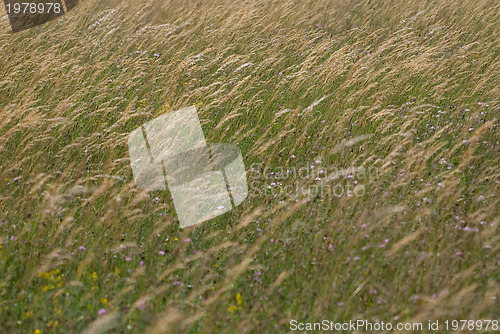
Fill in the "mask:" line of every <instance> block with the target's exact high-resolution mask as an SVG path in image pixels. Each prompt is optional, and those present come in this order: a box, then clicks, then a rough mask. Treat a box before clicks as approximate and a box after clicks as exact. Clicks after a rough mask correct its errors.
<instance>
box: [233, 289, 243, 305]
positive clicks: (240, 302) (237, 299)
mask: <svg viewBox="0 0 500 334" xmlns="http://www.w3.org/2000/svg"><path fill="white" fill-rule="evenodd" d="M235 299H236V304H238V305H242V304H243V296H242V295H241V293H239V292H238V293H237V294H236V297H235Z"/></svg>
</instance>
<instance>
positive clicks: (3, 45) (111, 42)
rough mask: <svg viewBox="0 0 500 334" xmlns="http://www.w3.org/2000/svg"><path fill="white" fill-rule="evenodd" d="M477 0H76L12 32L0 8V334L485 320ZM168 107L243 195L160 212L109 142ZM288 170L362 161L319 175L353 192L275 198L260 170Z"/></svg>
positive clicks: (488, 104)
mask: <svg viewBox="0 0 500 334" xmlns="http://www.w3.org/2000/svg"><path fill="white" fill-rule="evenodd" d="M499 9H500V5H499V3H498V2H497V1H486V0H478V1H470V0H450V1H436V0H435V1H418V0H409V1H402V0H392V1H389V0H387V1H359V0H351V1H335V0H332V1H327V0H315V1H312V0H305V1H285V0H283V1H278V0H275V1H264V0H258V1H239V0H238V1H197V0H188V1H182V2H180V1H173V0H167V1H159V0H149V1H145V2H144V1H133V2H130V1H124V2H122V1H97V0H87V1H83V2H82V3H81V4H80V5H79V6H78V7H77V8H76V9H74V10H73V11H71V12H69V13H68V14H66V15H65V16H63V17H61V18H59V19H57V20H55V21H51V22H49V23H47V24H45V25H43V26H39V27H36V28H33V29H30V30H27V31H23V32H19V33H16V34H12V33H10V32H9V26H8V20H7V17H6V15H5V13H3V14H2V15H3V16H2V18H1V20H0V246H1V248H0V329H1V331H2V332H5V333H29V332H33V331H35V330H39V331H40V332H42V333H52V332H54V333H69V332H83V331H86V332H88V333H94V332H100V331H105V330H109V331H110V332H116V333H121V332H125V333H127V332H130V333H137V332H151V333H163V332H165V333H173V332H179V333H180V332H182V333H197V332H203V333H242V332H248V333H282V332H287V331H288V330H289V321H290V320H291V319H296V320H299V321H306V322H313V321H320V320H322V319H329V320H332V321H336V322H342V321H348V320H352V319H368V320H372V321H376V320H378V321H385V322H397V321H404V322H406V321H408V322H412V321H420V322H427V320H441V321H443V320H447V319H448V320H453V319H499V318H500V312H499V310H500V307H499V298H500V286H499V281H500V262H499V261H500V234H499V224H500V219H499V213H498V210H499V207H500V205H499V194H500V191H499V182H500V181H499V180H500V178H499V177H500V170H499V164H498V156H499V153H500V145H499V128H498V126H499V123H498V117H499V115H500V101H499V95H500V89H499V86H498V83H499V82H500V68H499V66H500V62H499V50H500V49H499V43H500V36H499V34H500V27H499ZM189 105H196V106H197V108H198V111H199V114H200V118H201V120H202V126H203V129H204V132H205V135H206V137H207V140H208V141H209V142H227V143H234V144H237V145H238V146H239V147H240V149H241V150H242V152H243V154H244V160H245V164H246V166H247V168H248V170H249V172H248V177H249V184H251V186H250V187H251V190H252V192H251V196H250V197H249V198H248V199H247V200H246V201H245V202H244V203H243V204H242V205H241V206H239V207H238V208H237V209H236V210H233V211H232V212H230V213H227V214H225V215H224V216H221V217H219V218H216V219H213V220H211V221H210V222H207V223H203V224H200V225H196V226H193V227H190V228H186V229H180V227H179V223H178V221H177V219H176V214H175V210H174V207H173V203H172V201H171V199H170V194H169V193H168V191H167V192H151V193H146V192H143V191H141V190H140V189H138V188H137V187H135V184H134V181H133V178H132V172H131V168H130V162H129V159H128V152H127V138H128V135H129V134H130V132H132V131H133V130H134V129H136V128H137V127H138V126H140V125H141V124H143V123H145V122H147V121H149V120H151V119H153V118H155V117H157V116H159V115H161V114H164V113H167V112H170V111H172V110H176V109H179V108H182V107H185V106H189ZM251 166H253V167H254V169H253V171H252V169H251ZM301 168H307V169H310V170H315V171H318V170H324V171H330V170H348V171H349V170H350V171H355V170H356V169H355V168H364V169H365V170H374V171H376V173H375V174H373V177H368V178H361V177H360V175H356V173H352V174H349V175H344V176H340V177H335V174H333V175H329V176H330V178H329V179H328V182H330V183H329V184H340V185H341V186H342V187H345V186H347V185H350V186H355V185H363V187H364V190H365V191H364V192H363V194H362V195H360V196H347V195H346V194H344V195H343V196H340V197H338V196H334V195H332V194H330V193H323V194H317V195H314V196H311V195H310V194H309V195H308V194H306V193H302V192H298V193H296V194H293V195H294V196H289V194H287V193H281V192H280V191H279V189H283V188H285V187H287V186H290V187H291V188H294V189H295V188H296V187H300V188H304V189H314V186H315V185H317V183H318V180H315V178H312V177H309V178H305V177H285V176H283V175H280V174H278V173H279V171H286V170H289V171H290V170H298V169H301ZM271 173H274V174H271ZM291 188H289V189H291ZM273 189H278V191H277V192H273V191H272V190H273ZM266 192H267V193H266ZM440 332H445V331H444V330H442V331H440Z"/></svg>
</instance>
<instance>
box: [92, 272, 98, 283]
mask: <svg viewBox="0 0 500 334" xmlns="http://www.w3.org/2000/svg"><path fill="white" fill-rule="evenodd" d="M92 279H93V280H94V281H96V280H97V273H96V272H95V271H94V272H93V273H92Z"/></svg>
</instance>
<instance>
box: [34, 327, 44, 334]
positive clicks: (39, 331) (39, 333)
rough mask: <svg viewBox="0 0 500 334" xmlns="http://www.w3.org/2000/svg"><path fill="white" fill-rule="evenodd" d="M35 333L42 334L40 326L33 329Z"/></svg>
mask: <svg viewBox="0 0 500 334" xmlns="http://www.w3.org/2000/svg"><path fill="white" fill-rule="evenodd" d="M33 333H34V334H42V331H41V330H39V329H38V328H37V329H35V330H34V331H33Z"/></svg>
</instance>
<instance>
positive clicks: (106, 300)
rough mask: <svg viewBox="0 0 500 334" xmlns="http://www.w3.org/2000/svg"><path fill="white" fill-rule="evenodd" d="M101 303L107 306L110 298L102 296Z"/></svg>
mask: <svg viewBox="0 0 500 334" xmlns="http://www.w3.org/2000/svg"><path fill="white" fill-rule="evenodd" d="M100 302H101V304H102V305H104V306H107V305H108V298H104V297H103V298H101V300H100Z"/></svg>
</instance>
